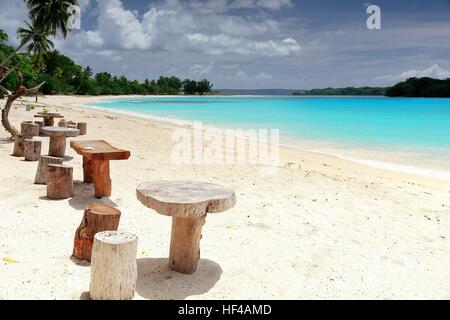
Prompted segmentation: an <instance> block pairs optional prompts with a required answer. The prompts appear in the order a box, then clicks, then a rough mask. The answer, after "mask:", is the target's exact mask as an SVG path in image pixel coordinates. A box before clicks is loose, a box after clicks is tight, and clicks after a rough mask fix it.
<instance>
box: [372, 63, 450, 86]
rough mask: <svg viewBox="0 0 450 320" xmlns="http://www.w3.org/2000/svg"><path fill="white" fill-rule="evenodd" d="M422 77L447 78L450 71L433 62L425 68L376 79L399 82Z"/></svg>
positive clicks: (449, 76)
mask: <svg viewBox="0 0 450 320" xmlns="http://www.w3.org/2000/svg"><path fill="white" fill-rule="evenodd" d="M413 77H416V78H422V77H429V78H436V79H446V78H450V71H449V70H444V69H442V68H441V67H439V66H438V65H437V64H433V65H432V66H431V67H429V68H426V69H423V70H415V69H413V70H408V71H405V72H402V73H400V74H397V75H387V76H381V77H377V78H375V80H385V81H392V82H399V81H404V80H406V79H408V78H413Z"/></svg>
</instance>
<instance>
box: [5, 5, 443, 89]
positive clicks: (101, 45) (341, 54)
mask: <svg viewBox="0 0 450 320" xmlns="http://www.w3.org/2000/svg"><path fill="white" fill-rule="evenodd" d="M78 3H79V5H80V9H81V29H79V30H73V31H72V33H71V34H70V35H69V36H68V37H67V38H66V39H62V38H61V37H57V38H56V39H55V43H56V48H57V50H59V51H61V52H62V53H64V54H66V55H68V56H69V57H71V58H72V59H74V60H75V61H76V62H77V63H79V64H81V65H83V66H90V67H91V68H92V69H93V70H94V72H101V71H107V72H110V73H112V74H114V75H125V76H127V77H128V78H130V79H137V80H140V81H142V80H144V79H146V78H149V79H153V78H158V77H159V76H161V75H164V76H178V77H180V78H183V79H184V78H191V79H197V80H200V79H203V78H207V79H209V80H210V81H212V82H213V84H214V86H215V87H216V88H220V89H225V88H233V89H238V88H239V89H263V88H277V89H311V88H324V87H345V86H366V85H367V86H388V85H392V84H394V83H396V82H399V81H402V80H404V79H406V78H408V77H412V76H418V77H420V76H430V77H434V78H447V77H449V78H450V19H449V17H450V0H428V1H423V0H408V1H403V0H396V1H392V0H377V1H372V2H369V1H368V0H362V1H360V0H328V1H325V0H314V1H311V0H300V1H295V0H184V1H182V0H160V1H146V0H79V1H78ZM370 5H378V6H379V7H380V9H381V29H379V30H371V29H369V28H367V25H366V20H367V19H368V18H369V16H370V14H368V13H367V12H366V10H367V7H368V6H370ZM25 19H27V10H26V7H25V5H24V3H23V1H21V0H0V28H1V29H4V30H5V31H7V32H8V34H9V35H10V38H11V39H10V41H11V44H13V45H14V44H17V42H16V41H17V40H16V39H15V38H16V30H17V28H18V27H20V26H21V25H23V21H24V20H25Z"/></svg>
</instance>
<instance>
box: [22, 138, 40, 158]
mask: <svg viewBox="0 0 450 320" xmlns="http://www.w3.org/2000/svg"><path fill="white" fill-rule="evenodd" d="M41 147H42V141H38V140H30V139H25V140H24V142H23V154H24V156H25V161H38V160H39V157H40V156H41Z"/></svg>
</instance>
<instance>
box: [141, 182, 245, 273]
mask: <svg viewBox="0 0 450 320" xmlns="http://www.w3.org/2000/svg"><path fill="white" fill-rule="evenodd" d="M136 194H137V198H138V199H139V201H141V202H142V204H144V205H145V206H147V207H148V208H151V209H154V210H155V211H156V212H158V213H160V214H163V215H167V216H171V217H172V234H171V240H170V254H169V268H170V269H171V270H174V271H177V272H181V273H187V274H190V273H193V272H195V270H196V269H197V265H198V260H199V259H200V239H201V233H202V227H203V225H204V224H205V219H206V215H207V214H208V213H217V212H223V211H226V210H228V209H230V208H232V207H233V206H234V205H235V204H236V196H235V193H234V191H233V190H232V189H230V188H227V187H223V186H220V185H216V184H212V183H203V182H190V181H154V182H144V183H142V184H140V185H139V186H138V187H137V190H136Z"/></svg>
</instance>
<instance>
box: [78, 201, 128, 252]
mask: <svg viewBox="0 0 450 320" xmlns="http://www.w3.org/2000/svg"><path fill="white" fill-rule="evenodd" d="M119 220H120V211H119V210H117V209H115V208H112V207H109V206H107V205H104V204H91V205H90V206H88V207H86V209H85V210H84V215H83V220H81V224H80V226H79V227H78V229H77V231H76V232H75V240H74V246H73V256H74V257H76V258H78V259H80V260H87V261H91V252H92V244H93V242H94V236H95V234H96V233H98V232H102V231H115V230H117V227H118V226H119Z"/></svg>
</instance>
